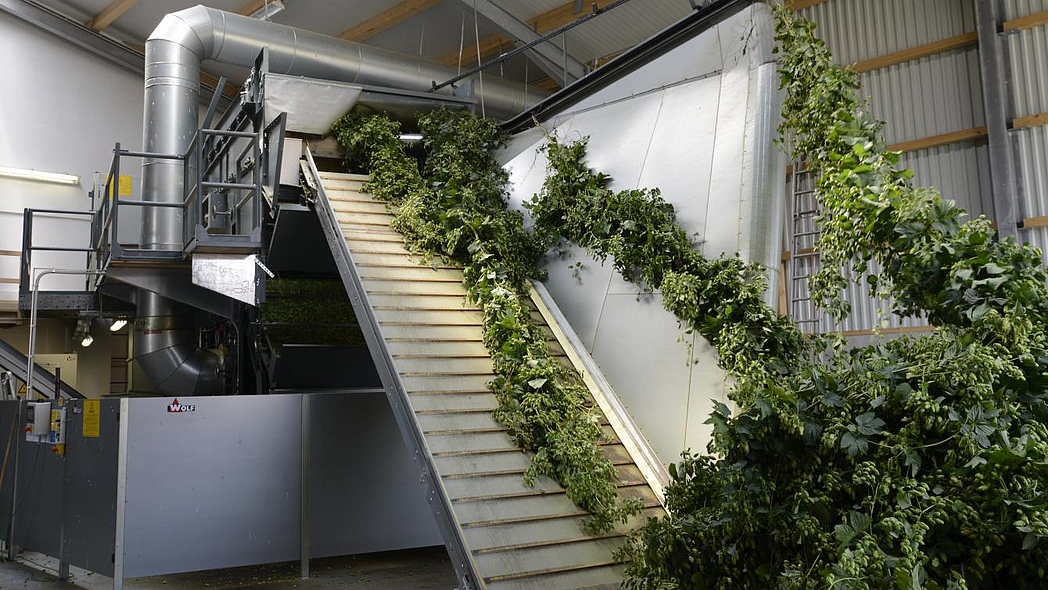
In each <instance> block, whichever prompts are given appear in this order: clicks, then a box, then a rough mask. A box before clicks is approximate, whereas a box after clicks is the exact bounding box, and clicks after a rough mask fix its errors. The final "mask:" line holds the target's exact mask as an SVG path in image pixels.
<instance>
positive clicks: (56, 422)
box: [48, 408, 66, 455]
mask: <svg viewBox="0 0 1048 590" xmlns="http://www.w3.org/2000/svg"><path fill="white" fill-rule="evenodd" d="M65 433H66V409H65V408H59V409H57V410H51V424H50V432H49V433H48V442H50V443H51V450H52V451H53V452H55V453H57V454H59V455H64V454H65V445H66V436H65Z"/></svg>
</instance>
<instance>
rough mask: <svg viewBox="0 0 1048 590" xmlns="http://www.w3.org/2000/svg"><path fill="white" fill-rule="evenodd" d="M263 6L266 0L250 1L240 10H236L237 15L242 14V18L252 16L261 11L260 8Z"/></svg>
mask: <svg viewBox="0 0 1048 590" xmlns="http://www.w3.org/2000/svg"><path fill="white" fill-rule="evenodd" d="M265 5H266V0H251V1H250V2H248V3H247V4H245V5H243V6H241V7H240V9H239V10H237V14H242V15H244V16H251V15H252V14H255V13H256V12H258V11H259V10H261V9H262V7H263V6H265Z"/></svg>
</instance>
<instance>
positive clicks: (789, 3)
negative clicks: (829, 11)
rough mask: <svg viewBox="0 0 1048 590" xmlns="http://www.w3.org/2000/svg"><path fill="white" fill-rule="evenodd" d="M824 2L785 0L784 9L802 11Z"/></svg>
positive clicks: (820, 0)
mask: <svg viewBox="0 0 1048 590" xmlns="http://www.w3.org/2000/svg"><path fill="white" fill-rule="evenodd" d="M825 1H826V0H786V8H789V9H790V10H804V9H805V8H811V7H812V6H815V5H817V4H822V3H823V2H825Z"/></svg>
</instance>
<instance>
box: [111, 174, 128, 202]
mask: <svg viewBox="0 0 1048 590" xmlns="http://www.w3.org/2000/svg"><path fill="white" fill-rule="evenodd" d="M114 190H116V192H117V194H119V195H120V196H121V197H127V196H130V195H131V175H130V174H121V175H120V176H118V177H117V182H114V183H113V185H112V186H110V187H109V198H113V191H114Z"/></svg>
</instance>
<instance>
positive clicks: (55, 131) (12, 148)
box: [0, 15, 142, 299]
mask: <svg viewBox="0 0 1048 590" xmlns="http://www.w3.org/2000/svg"><path fill="white" fill-rule="evenodd" d="M0 130H2V131H0V166H11V167H17V168H32V169H37V170H47V171H51V172H62V173H66V174H76V175H79V176H80V185H79V186H61V185H55V184H45V183H38V182H29V181H22V180H15V179H8V178H0V249H2V250H20V249H21V247H22V210H23V209H24V208H26V207H32V208H49V209H73V210H85V211H86V210H88V209H89V208H90V203H91V201H90V199H89V198H88V196H87V193H88V191H89V190H90V189H91V188H92V184H93V178H94V175H95V173H96V172H100V173H102V174H104V173H106V172H107V171H108V170H109V164H110V161H111V160H112V154H113V144H114V143H115V142H117V141H119V142H121V144H122V146H123V147H125V148H126V149H139V148H140V146H141V144H142V77H141V76H135V75H134V74H131V73H129V72H127V71H125V70H123V69H120V68H118V67H116V66H113V65H111V64H109V63H107V62H105V61H103V60H101V59H98V58H96V57H94V56H92V55H90V54H88V53H86V52H84V51H82V50H80V49H78V48H76V47H74V46H72V45H70V44H68V43H66V42H64V41H62V40H60V39H59V38H58V37H56V36H54V35H51V34H50V33H46V32H44V31H42V30H40V29H38V28H35V27H33V26H32V25H29V24H26V23H24V22H22V21H19V20H17V19H15V18H12V17H10V16H8V15H5V16H3V17H2V18H0ZM129 164H135V166H134V167H133V168H131V169H125V170H122V173H123V174H131V175H132V186H133V188H134V190H135V192H136V194H137V190H138V187H139V186H140V183H139V179H140V175H139V166H138V164H139V163H138V162H129ZM136 198H137V197H136ZM125 209H126V208H125ZM121 213H122V214H123V213H124V211H121ZM137 214H138V213H137V212H136V211H127V215H124V217H127V218H132V217H134V218H137ZM125 221H126V222H127V223H126V224H125V223H121V228H122V229H127V230H128V231H125V232H124V233H123V235H122V237H126V238H127V239H130V240H133V241H137V235H138V223H137V222H135V219H126V220H125ZM88 233H89V230H88V224H87V222H86V221H77V220H68V219H64V220H58V219H54V218H51V219H47V220H44V221H41V223H40V224H39V225H38V226H37V227H36V228H35V230H34V241H35V242H36V243H37V244H50V245H75V246H86V245H87V242H88ZM48 258H49V261H48V262H47V265H56V266H61V267H74V268H76V267H79V268H83V266H84V258H83V255H81V254H53V255H50V256H48ZM5 276H6V275H5ZM82 285H83V282H82V279H80V278H77V277H49V278H47V279H44V282H43V288H44V289H62V288H69V289H76V288H81V287H82ZM0 289H2V290H3V291H0V299H10V298H12V295H13V294H15V293H16V292H17V285H0Z"/></svg>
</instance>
